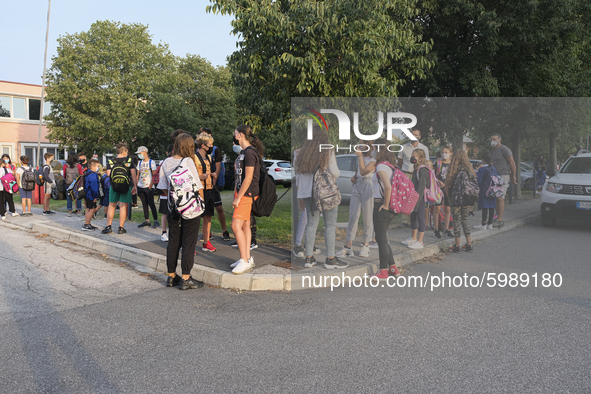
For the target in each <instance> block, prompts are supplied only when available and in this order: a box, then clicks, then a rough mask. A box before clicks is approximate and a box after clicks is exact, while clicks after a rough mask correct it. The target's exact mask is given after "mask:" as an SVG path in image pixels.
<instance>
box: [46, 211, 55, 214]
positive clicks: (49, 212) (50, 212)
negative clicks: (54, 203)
mask: <svg viewBox="0 0 591 394" xmlns="http://www.w3.org/2000/svg"><path fill="white" fill-rule="evenodd" d="M47 214H48V215H53V214H55V212H53V211H47Z"/></svg>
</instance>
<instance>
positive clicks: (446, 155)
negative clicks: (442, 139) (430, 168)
mask: <svg viewBox="0 0 591 394" xmlns="http://www.w3.org/2000/svg"><path fill="white" fill-rule="evenodd" d="M441 158H442V159H443V160H447V159H449V153H442V154H441Z"/></svg>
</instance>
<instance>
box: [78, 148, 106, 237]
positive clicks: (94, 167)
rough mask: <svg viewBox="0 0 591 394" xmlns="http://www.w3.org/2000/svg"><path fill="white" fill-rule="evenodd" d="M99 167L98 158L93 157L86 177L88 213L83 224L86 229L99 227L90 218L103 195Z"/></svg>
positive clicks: (85, 200) (85, 198)
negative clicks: (100, 188)
mask: <svg viewBox="0 0 591 394" xmlns="http://www.w3.org/2000/svg"><path fill="white" fill-rule="evenodd" d="M98 168H99V162H98V160H96V159H91V160H90V163H89V166H88V171H87V172H86V176H85V177H84V189H85V190H86V196H85V197H84V202H85V203H86V214H85V215H84V225H83V226H82V230H84V231H94V230H96V229H97V227H95V226H93V225H92V224H90V220H91V219H92V217H93V216H94V213H95V211H96V210H97V205H96V204H97V202H98V200H99V198H100V197H101V196H100V194H99V183H100V179H99V175H98V173H97V171H98Z"/></svg>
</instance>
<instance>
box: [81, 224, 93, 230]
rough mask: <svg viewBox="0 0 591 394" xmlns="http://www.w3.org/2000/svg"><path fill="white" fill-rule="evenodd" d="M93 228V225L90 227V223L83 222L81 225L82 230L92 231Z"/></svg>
mask: <svg viewBox="0 0 591 394" xmlns="http://www.w3.org/2000/svg"><path fill="white" fill-rule="evenodd" d="M92 230H94V227H92V226H91V225H90V224H84V225H83V226H82V231H92Z"/></svg>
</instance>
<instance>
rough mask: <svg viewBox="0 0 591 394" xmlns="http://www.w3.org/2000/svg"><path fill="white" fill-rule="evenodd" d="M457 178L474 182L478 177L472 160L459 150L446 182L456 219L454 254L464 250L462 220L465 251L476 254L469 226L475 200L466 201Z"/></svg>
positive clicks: (452, 162) (454, 157) (446, 191)
mask: <svg viewBox="0 0 591 394" xmlns="http://www.w3.org/2000/svg"><path fill="white" fill-rule="evenodd" d="M457 177H462V178H464V179H465V180H467V181H469V180H473V179H474V178H475V177H476V174H475V173H474V167H472V164H471V163H470V160H468V155H467V154H466V151H464V150H459V151H457V152H456V153H454V156H453V158H452V159H451V164H450V168H449V173H448V174H447V179H446V181H445V193H446V194H447V195H448V196H449V198H450V203H451V214H452V216H453V219H454V238H455V245H454V246H453V248H452V251H453V252H454V253H462V248H461V247H460V236H461V234H460V231H461V230H460V219H461V223H462V228H463V229H464V236H465V237H466V246H465V247H464V249H465V250H466V252H469V253H472V252H474V248H473V247H472V237H471V236H470V226H469V225H468V211H469V209H470V207H471V206H473V205H474V202H475V200H472V201H466V199H465V198H464V191H463V190H457V187H456V185H455V183H456V178H457Z"/></svg>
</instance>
